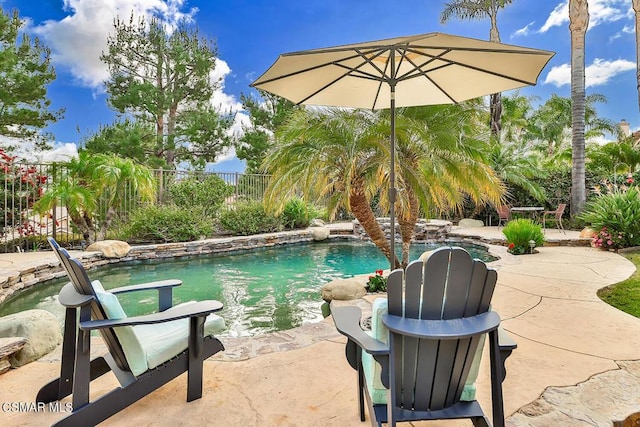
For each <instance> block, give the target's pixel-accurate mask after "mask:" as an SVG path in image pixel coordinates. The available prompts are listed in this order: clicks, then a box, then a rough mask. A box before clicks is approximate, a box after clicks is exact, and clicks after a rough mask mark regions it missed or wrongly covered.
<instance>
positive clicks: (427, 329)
mask: <svg viewBox="0 0 640 427" xmlns="http://www.w3.org/2000/svg"><path fill="white" fill-rule="evenodd" d="M382 322H383V323H384V324H385V326H386V327H387V328H389V330H390V331H393V332H396V333H399V334H402V335H409V336H412V337H416V338H426V339H430V338H431V339H440V340H442V339H460V338H469V337H471V336H473V335H478V334H483V333H486V332H490V331H492V330H495V329H497V328H498V326H499V325H500V316H498V313H496V312H494V311H488V312H486V313H480V314H477V315H475V316H471V317H463V318H458V319H445V320H429V319H411V318H407V317H400V316H393V315H390V314H385V315H383V316H382Z"/></svg>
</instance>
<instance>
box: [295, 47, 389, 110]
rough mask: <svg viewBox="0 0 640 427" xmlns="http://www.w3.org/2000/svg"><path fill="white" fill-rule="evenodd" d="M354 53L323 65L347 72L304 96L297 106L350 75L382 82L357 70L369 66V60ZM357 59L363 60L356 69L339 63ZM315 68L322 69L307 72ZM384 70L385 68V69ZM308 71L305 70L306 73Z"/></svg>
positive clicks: (372, 75)
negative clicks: (333, 66) (365, 65)
mask: <svg viewBox="0 0 640 427" xmlns="http://www.w3.org/2000/svg"><path fill="white" fill-rule="evenodd" d="M356 52H358V54H357V55H353V56H351V57H350V58H345V59H341V60H340V61H334V62H332V63H330V64H325V66H328V65H335V66H337V67H341V68H343V69H345V70H347V72H346V73H344V74H342V75H340V76H339V77H337V78H335V79H333V80H332V81H330V82H328V83H327V84H325V85H324V86H322V87H321V88H319V89H318V90H316V91H315V92H313V93H311V94H309V95H308V96H306V97H305V98H303V99H302V100H300V101H299V102H298V103H297V104H298V105H299V104H303V103H305V102H306V101H307V100H308V99H311V98H313V97H314V96H316V95H317V94H318V93H320V92H322V91H323V90H325V89H326V88H328V87H329V86H331V85H333V84H334V83H335V82H337V81H339V80H341V79H342V78H344V77H345V76H347V75H351V76H353V77H357V78H366V79H370V80H374V81H380V82H382V81H384V79H380V78H377V77H376V76H375V75H374V74H368V73H365V72H364V71H362V70H360V69H359V68H360V67H362V66H363V65H364V64H366V63H369V64H371V60H370V59H369V58H367V56H366V55H364V54H362V53H360V52H359V51H357V50H356ZM379 55H380V53H378V54H377V55H375V56H379ZM358 57H359V58H362V59H363V62H362V63H361V64H360V65H358V66H356V67H347V66H346V65H343V64H342V63H341V62H342V61H345V60H350V59H354V58H358ZM371 65H373V66H374V67H375V68H377V69H378V71H382V70H380V69H379V68H378V67H377V66H376V65H375V64H371ZM317 68H322V66H317V67H314V68H309V69H308V70H311V69H317ZM385 68H386V67H385ZM308 70H307V71H308ZM356 71H357V72H358V73H360V74H359V75H356V74H353V73H354V72H356ZM300 72H302V71H300ZM379 90H380V86H378V91H379ZM377 97H378V94H376V99H377ZM374 105H375V103H374Z"/></svg>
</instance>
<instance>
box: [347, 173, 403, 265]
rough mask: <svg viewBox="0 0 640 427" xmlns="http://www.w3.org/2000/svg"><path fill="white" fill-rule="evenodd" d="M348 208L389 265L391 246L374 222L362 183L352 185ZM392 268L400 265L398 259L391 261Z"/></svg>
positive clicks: (374, 217) (375, 221)
mask: <svg viewBox="0 0 640 427" xmlns="http://www.w3.org/2000/svg"><path fill="white" fill-rule="evenodd" d="M349 208H350V209H351V213H353V216H355V217H356V219H357V220H358V221H359V222H360V225H361V226H362V228H364V231H365V232H366V233H367V235H369V238H370V239H371V241H372V242H373V243H374V244H375V245H376V246H377V247H378V249H380V251H382V253H383V254H384V256H386V257H387V259H388V260H389V264H391V245H390V244H389V241H388V240H387V238H386V237H385V235H384V231H383V230H382V227H380V224H379V223H378V221H377V220H376V216H375V214H374V213H373V210H371V205H370V204H369V200H368V199H367V197H366V196H365V193H364V186H363V185H362V183H352V186H351V193H350V194H349ZM393 265H394V268H396V267H398V266H399V265H400V262H399V261H398V257H396V256H394V261H393Z"/></svg>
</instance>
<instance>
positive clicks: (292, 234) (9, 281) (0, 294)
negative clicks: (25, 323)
mask: <svg viewBox="0 0 640 427" xmlns="http://www.w3.org/2000/svg"><path fill="white" fill-rule="evenodd" d="M331 238H343V239H344V238H349V236H335V237H334V236H331ZM313 240H314V239H313V234H312V231H311V230H310V229H304V230H294V231H282V232H277V233H266V234H255V235H251V236H234V237H223V238H214V239H206V240H198V241H195V242H181V243H161V244H154V245H140V246H133V247H131V251H130V252H129V254H128V255H127V256H125V257H122V258H105V257H103V256H102V253H101V252H75V251H74V252H73V254H72V255H73V256H74V257H76V258H78V259H79V260H80V261H81V262H82V264H83V265H84V266H85V268H86V269H88V270H89V269H92V268H96V267H100V266H103V265H108V264H116V263H119V262H126V261H140V260H152V259H164V258H177V257H186V256H198V255H207V254H214V253H228V252H236V251H243V250H251V249H257V248H267V247H273V246H278V245H287V244H293V243H303V242H311V241H313ZM42 254H43V258H44V259H43V262H42V263H40V264H38V265H33V266H28V267H26V268H23V269H22V270H19V271H12V272H10V273H8V274H7V275H6V276H5V277H0V304H2V303H3V302H5V301H6V300H8V299H9V298H11V297H13V296H14V295H15V294H17V293H18V292H20V291H22V290H24V289H28V288H31V287H32V286H35V285H37V284H39V283H42V282H46V281H48V280H51V279H58V278H61V277H64V276H65V272H64V271H63V270H62V267H61V266H60V263H59V262H58V261H57V260H54V259H53V256H54V255H53V252H43V253H42ZM47 258H48V259H47Z"/></svg>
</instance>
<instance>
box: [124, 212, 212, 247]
mask: <svg viewBox="0 0 640 427" xmlns="http://www.w3.org/2000/svg"><path fill="white" fill-rule="evenodd" d="M122 232H123V234H124V236H123V237H124V238H125V240H127V241H133V242H135V241H139V242H165V243H169V242H188V241H191V240H198V239H201V238H203V237H208V236H210V235H211V234H213V221H212V220H211V219H210V218H209V217H208V216H207V215H206V214H205V212H204V210H203V209H202V208H201V207H192V208H181V207H178V206H173V205H159V206H156V205H153V206H146V207H143V208H140V209H137V210H135V211H133V212H132V213H131V215H130V217H129V223H128V224H127V226H126V227H124V230H123V231H122Z"/></svg>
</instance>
